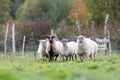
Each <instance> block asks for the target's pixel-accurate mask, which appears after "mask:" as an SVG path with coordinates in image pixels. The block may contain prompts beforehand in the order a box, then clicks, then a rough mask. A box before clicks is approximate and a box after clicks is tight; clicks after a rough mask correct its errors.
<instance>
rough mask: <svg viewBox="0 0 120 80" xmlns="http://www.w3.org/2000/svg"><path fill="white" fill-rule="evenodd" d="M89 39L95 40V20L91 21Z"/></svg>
mask: <svg viewBox="0 0 120 80" xmlns="http://www.w3.org/2000/svg"><path fill="white" fill-rule="evenodd" d="M91 39H92V40H94V41H95V22H94V21H91Z"/></svg>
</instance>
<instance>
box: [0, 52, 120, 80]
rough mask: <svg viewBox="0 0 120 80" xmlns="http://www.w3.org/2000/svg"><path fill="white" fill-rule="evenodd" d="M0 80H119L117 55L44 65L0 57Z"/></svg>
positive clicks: (30, 59)
mask: <svg viewBox="0 0 120 80" xmlns="http://www.w3.org/2000/svg"><path fill="white" fill-rule="evenodd" d="M0 56H1V57H0V80H120V55H115V54H114V55H109V56H101V57H97V58H96V61H94V62H93V61H91V60H87V61H86V62H80V61H79V60H76V61H66V62H59V61H57V62H45V61H40V60H38V59H37V60H34V59H33V58H34V56H32V55H31V56H29V58H28V57H26V56H25V58H24V59H21V58H20V57H18V58H17V59H16V60H12V59H11V57H7V56H3V55H2V54H1V55H0Z"/></svg>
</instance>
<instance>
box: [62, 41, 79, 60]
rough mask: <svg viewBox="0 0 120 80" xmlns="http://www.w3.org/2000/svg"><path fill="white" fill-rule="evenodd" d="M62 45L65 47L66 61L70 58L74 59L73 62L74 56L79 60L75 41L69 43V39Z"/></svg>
mask: <svg viewBox="0 0 120 80" xmlns="http://www.w3.org/2000/svg"><path fill="white" fill-rule="evenodd" d="M62 43H63V45H64V52H65V56H66V60H67V59H68V57H70V58H69V59H71V58H72V60H73V56H75V59H77V54H75V49H76V45H77V43H76V42H74V41H70V42H68V40H67V39H62Z"/></svg>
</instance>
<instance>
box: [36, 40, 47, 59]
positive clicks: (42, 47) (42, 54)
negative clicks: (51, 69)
mask: <svg viewBox="0 0 120 80" xmlns="http://www.w3.org/2000/svg"><path fill="white" fill-rule="evenodd" d="M38 41H39V46H38V51H37V53H38V56H39V58H40V60H47V58H48V54H46V40H38Z"/></svg>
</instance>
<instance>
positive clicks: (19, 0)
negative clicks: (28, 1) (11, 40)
mask: <svg viewBox="0 0 120 80" xmlns="http://www.w3.org/2000/svg"><path fill="white" fill-rule="evenodd" d="M24 1H25V0H10V7H9V9H10V12H9V13H10V16H11V17H12V18H13V19H14V20H15V19H16V12H17V10H18V8H19V7H20V6H21V5H22V4H23V3H24Z"/></svg>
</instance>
